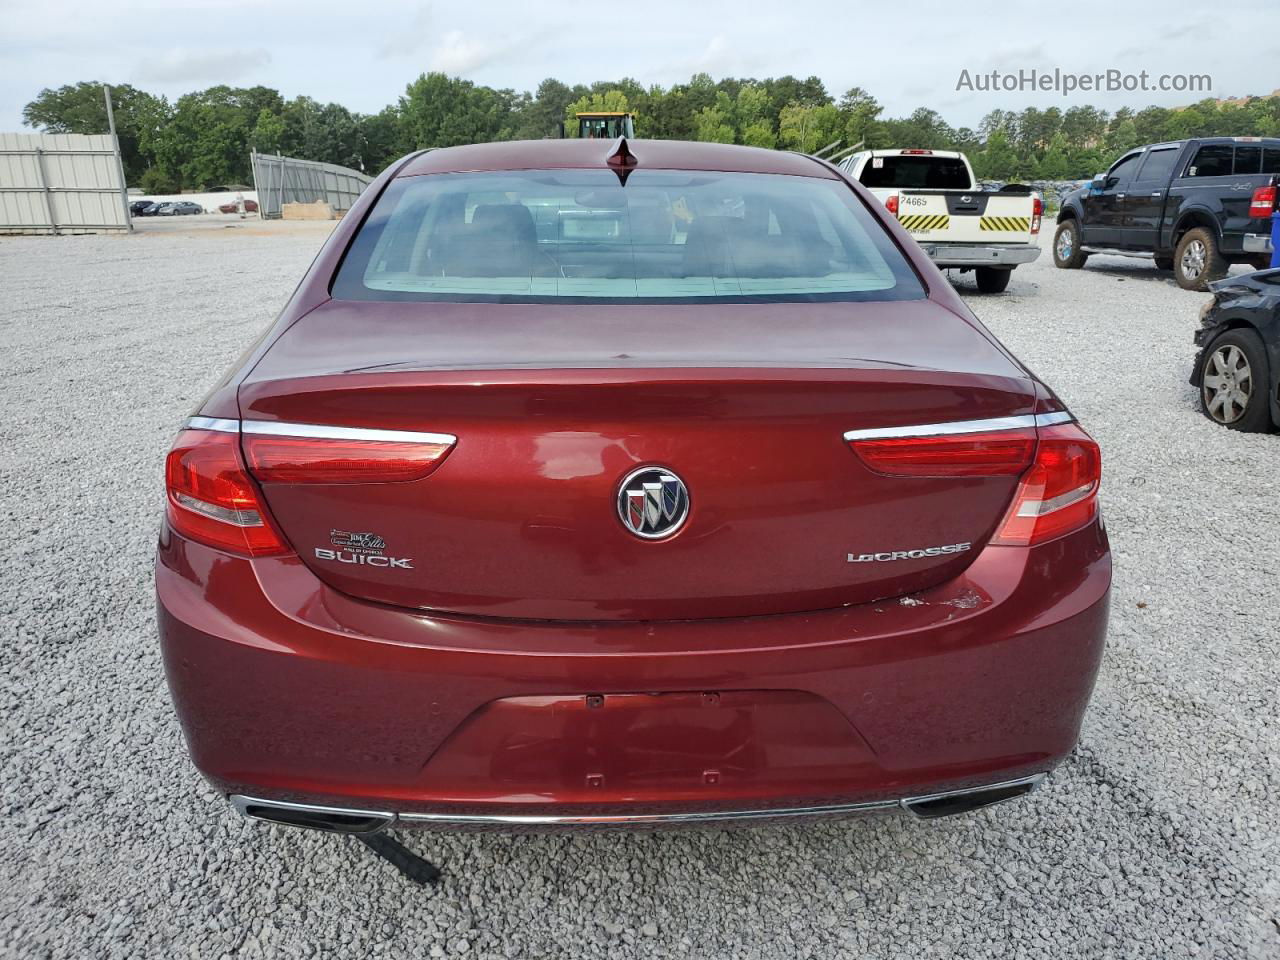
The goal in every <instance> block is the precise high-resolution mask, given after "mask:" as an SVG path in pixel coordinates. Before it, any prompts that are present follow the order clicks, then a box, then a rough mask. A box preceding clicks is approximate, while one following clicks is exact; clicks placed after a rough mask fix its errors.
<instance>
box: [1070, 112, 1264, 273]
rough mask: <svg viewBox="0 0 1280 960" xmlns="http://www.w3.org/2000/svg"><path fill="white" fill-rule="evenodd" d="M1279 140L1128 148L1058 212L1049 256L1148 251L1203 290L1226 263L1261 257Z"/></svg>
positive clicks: (1257, 262)
mask: <svg viewBox="0 0 1280 960" xmlns="http://www.w3.org/2000/svg"><path fill="white" fill-rule="evenodd" d="M1277 182H1280V139H1274V138H1263V137H1204V138H1201V139H1197V140H1180V141H1178V142H1176V143H1154V144H1151V145H1149V146H1145V147H1138V148H1137V149H1136V150H1130V151H1129V152H1128V153H1126V154H1125V155H1124V156H1123V157H1121V158H1120V159H1119V160H1117V161H1116V162H1115V163H1113V164H1112V165H1111V169H1110V170H1108V171H1107V172H1106V173H1100V174H1098V175H1097V176H1096V177H1094V178H1093V181H1092V182H1091V183H1089V184H1087V185H1086V186H1084V187H1081V188H1080V189H1079V190H1075V191H1073V192H1072V193H1069V194H1067V196H1066V197H1065V198H1064V199H1063V204H1062V209H1061V210H1060V211H1059V212H1058V232H1057V233H1056V234H1055V235H1054V239H1053V262H1054V263H1055V264H1056V265H1057V266H1059V267H1062V268H1064V269H1068V270H1071V269H1076V268H1079V267H1082V266H1084V262H1085V261H1086V260H1087V259H1088V258H1089V254H1091V253H1111V254H1121V255H1124V256H1134V257H1154V259H1155V263H1156V266H1157V267H1158V268H1160V269H1161V270H1172V271H1173V273H1174V277H1175V279H1177V281H1178V286H1180V287H1183V288H1184V289H1187V290H1205V289H1207V286H1206V285H1207V284H1209V283H1211V282H1213V281H1214V280H1217V279H1220V278H1221V277H1223V276H1225V275H1226V272H1227V268H1228V266H1229V265H1230V264H1233V263H1247V264H1250V265H1251V266H1254V267H1258V268H1259V269H1261V268H1263V267H1267V266H1269V265H1270V262H1271V212H1272V210H1273V209H1274V208H1275V206H1276V183H1277Z"/></svg>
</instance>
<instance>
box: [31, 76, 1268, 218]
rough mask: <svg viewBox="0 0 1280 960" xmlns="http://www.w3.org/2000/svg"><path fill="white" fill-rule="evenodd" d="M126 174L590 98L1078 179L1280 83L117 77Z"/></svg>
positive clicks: (93, 121) (639, 121) (346, 150)
mask: <svg viewBox="0 0 1280 960" xmlns="http://www.w3.org/2000/svg"><path fill="white" fill-rule="evenodd" d="M112 95H113V100H114V107H115V118H116V128H117V132H118V134H119V137H120V146H121V154H122V158H123V161H124V166H125V177H126V179H127V180H128V182H129V184H130V185H132V186H139V187H141V188H142V189H143V190H145V191H146V192H148V193H175V192H178V191H179V190H183V189H199V188H203V187H210V186H214V185H224V184H232V183H249V182H251V173H250V170H249V151H250V150H251V149H252V150H257V151H258V152H259V153H283V154H285V155H287V156H294V157H300V158H303V159H307V160H321V161H325V162H328V163H336V164H341V165H342V166H346V167H353V168H355V169H357V170H363V171H365V172H366V173H369V174H375V173H377V172H378V171H380V170H382V168H383V167H385V166H386V165H387V164H388V163H390V162H391V161H392V160H395V159H396V158H397V157H400V156H403V155H404V154H405V153H408V152H410V151H411V150H415V149H418V148H421V147H444V146H454V145H457V144H463V143H478V142H485V141H492V140H519V139H540V138H543V137H551V136H557V135H559V129H560V124H561V123H564V125H565V129H566V131H567V133H568V135H570V136H572V135H573V134H574V133H575V132H576V124H575V123H574V121H573V116H574V114H575V113H577V112H579V111H585V110H630V111H632V112H633V113H634V114H635V127H636V135H637V136H638V137H647V138H655V139H669V140H706V141H716V142H720V143H741V144H748V145H751V146H757V147H772V148H779V149H787V150H799V151H802V152H804V153H812V152H814V151H815V150H818V149H820V148H821V147H824V146H826V145H827V144H829V143H832V142H833V141H836V140H840V141H843V142H844V144H846V145H850V146H852V145H853V144H856V143H862V144H863V145H864V146H865V147H868V148H883V147H921V148H928V149H934V150H962V151H964V152H965V153H967V154H968V155H969V157H970V159H971V160H972V162H973V165H974V168H975V170H976V172H977V174H978V176H979V177H981V178H983V179H990V180H1004V181H1011V180H1073V179H1082V178H1086V177H1090V176H1092V175H1093V174H1095V173H1097V172H1099V171H1101V170H1104V169H1106V167H1107V166H1109V165H1110V163H1111V162H1112V161H1113V160H1115V158H1116V157H1118V156H1119V155H1120V154H1121V153H1123V152H1124V151H1126V150H1129V149H1131V148H1132V147H1135V146H1138V145H1140V144H1144V143H1155V142H1159V141H1164V140H1181V139H1184V138H1187V137H1200V136H1280V97H1255V98H1249V99H1248V100H1246V101H1244V102H1234V101H1216V100H1203V101H1201V102H1199V103H1195V104H1192V105H1189V106H1186V107H1182V108H1173V109H1170V108H1166V107H1154V106H1152V107H1147V108H1145V109H1142V110H1133V109H1130V108H1129V107H1122V108H1121V109H1119V110H1117V111H1116V112H1115V113H1108V112H1107V111H1104V110H1100V109H1098V108H1096V107H1092V106H1088V105H1081V106H1073V107H1068V108H1066V109H1060V108H1058V107H1049V108H1047V109H1044V110H1041V109H1037V108H1034V107H1028V108H1027V109H1025V110H1021V111H1011V110H992V111H991V112H990V113H988V114H987V115H986V116H985V117H983V119H982V121H981V123H979V124H978V126H977V128H976V129H975V128H971V127H964V126H962V127H952V126H951V125H950V124H948V123H947V122H946V121H945V120H944V119H943V117H942V116H941V115H940V114H939V113H938V112H937V111H935V110H932V109H930V108H928V107H920V108H919V109H917V110H915V111H913V112H912V113H910V114H909V115H907V116H905V117H889V116H886V115H885V112H884V108H883V106H881V104H880V103H879V101H877V100H876V98H875V97H874V96H872V95H871V94H870V93H868V92H867V91H866V90H864V89H862V88H861V87H854V88H852V89H850V90H848V91H846V92H845V93H844V95H843V96H841V97H839V98H838V99H837V98H835V97H833V96H832V95H831V94H830V93H829V92H828V91H827V89H826V87H825V86H824V85H823V83H822V81H821V80H820V79H819V78H818V77H808V78H806V79H804V80H801V79H798V78H796V77H792V76H785V77H777V78H773V77H770V78H767V79H763V80H757V79H733V78H725V79H722V80H713V79H712V78H711V77H710V76H708V75H707V74H705V73H700V74H697V75H695V76H694V77H692V78H691V79H690V80H689V82H688V83H680V84H675V85H674V86H671V87H662V86H657V85H651V86H644V85H642V84H641V83H639V82H638V81H636V80H632V79H623V80H618V81H600V82H597V83H593V84H590V85H586V84H577V85H575V86H569V85H567V84H565V83H562V82H561V81H559V80H556V79H547V80H544V81H542V83H540V84H539V85H538V88H537V90H536V91H533V92H517V91H515V90H511V89H494V88H493V87H487V86H483V85H479V84H476V83H473V82H471V81H469V80H464V79H461V78H459V77H449V76H446V75H444V74H442V73H426V74H422V75H421V76H419V77H418V78H417V79H416V80H414V81H412V82H411V83H409V84H408V86H407V87H406V88H405V92H404V94H403V95H402V96H401V97H400V98H399V100H398V101H397V102H396V103H394V104H391V105H390V106H388V107H386V108H384V109H383V110H382V111H380V112H378V113H373V114H362V113H355V112H352V111H350V110H348V109H347V108H346V107H344V106H342V105H341V104H337V103H323V104H322V103H319V102H318V101H316V100H313V99H312V98H311V97H306V96H299V97H294V98H292V99H288V100H286V99H285V98H284V97H282V96H281V94H280V93H279V91H277V90H273V89H271V88H269V87H263V86H256V87H229V86H216V87H210V88H208V89H207V90H200V91H197V92H194V93H188V94H185V95H183V96H181V97H178V98H177V100H176V101H173V102H170V101H169V100H168V99H167V98H165V97H162V96H156V95H154V94H151V93H148V92H147V91H145V90H140V89H138V88H136V87H133V86H130V85H128V84H121V85H118V86H113V87H112ZM23 120H24V122H25V123H26V124H27V125H28V126H31V127H34V128H37V129H39V130H43V131H45V132H49V133H102V132H104V131H105V130H106V129H107V117H106V108H105V105H104V103H103V97H102V85H101V84H99V83H89V82H82V83H76V84H69V85H67V86H63V87H59V88H57V89H45V90H42V91H41V92H40V94H39V95H38V96H37V97H36V98H35V99H34V100H32V101H31V102H30V103H28V104H27V105H26V107H25V108H24V109H23Z"/></svg>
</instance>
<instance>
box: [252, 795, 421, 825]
mask: <svg viewBox="0 0 1280 960" xmlns="http://www.w3.org/2000/svg"><path fill="white" fill-rule="evenodd" d="M230 800H231V806H233V807H235V809H236V811H237V812H239V814H240V815H241V816H242V817H245V818H247V819H249V820H260V821H262V822H264V823H278V824H280V825H281V826H286V827H302V828H303V829H306V830H323V831H325V832H327V833H349V834H370V833H377V832H378V831H379V830H383V829H385V828H386V827H389V826H390V825H391V823H392V822H393V821H394V820H395V818H396V815H395V814H394V813H388V812H386V811H383V810H348V809H344V808H340V807H319V806H314V805H312V804H307V803H285V802H283V801H280V800H260V799H258V798H257V797H245V796H241V795H240V794H234V795H232V796H231V797H230Z"/></svg>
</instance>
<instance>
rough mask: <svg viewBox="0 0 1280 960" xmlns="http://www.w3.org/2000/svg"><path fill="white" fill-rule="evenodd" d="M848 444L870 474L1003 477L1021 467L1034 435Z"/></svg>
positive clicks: (965, 435) (1023, 432)
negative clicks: (872, 472)
mask: <svg viewBox="0 0 1280 960" xmlns="http://www.w3.org/2000/svg"><path fill="white" fill-rule="evenodd" d="M849 446H851V447H852V448H853V451H854V453H856V454H857V455H858V456H859V457H861V458H862V462H863V463H865V464H866V465H867V466H868V467H870V468H871V469H872V470H874V471H876V472H877V473H883V474H885V475H887V476H890V477H1006V476H1017V475H1018V474H1020V473H1022V471H1023V470H1025V469H1027V467H1028V465H1030V463H1031V457H1032V455H1033V454H1034V453H1035V449H1036V433H1035V431H1034V430H1032V429H1026V430H998V431H993V432H991V433H962V434H956V435H954V436H946V437H894V438H891V439H885V440H852V441H850V442H849Z"/></svg>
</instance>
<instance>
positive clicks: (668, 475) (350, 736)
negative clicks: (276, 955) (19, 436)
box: [156, 140, 1111, 833]
mask: <svg viewBox="0 0 1280 960" xmlns="http://www.w3.org/2000/svg"><path fill="white" fill-rule="evenodd" d="M1100 473H1101V463H1100V458H1099V453H1098V447H1097V445H1096V444H1095V443H1094V441H1093V440H1092V439H1090V437H1089V435H1088V434H1087V433H1085V431H1084V430H1083V429H1081V427H1080V426H1079V425H1077V423H1076V421H1075V418H1074V417H1073V416H1072V414H1071V413H1070V412H1069V411H1068V410H1067V409H1066V408H1065V407H1064V406H1063V404H1062V403H1061V402H1060V401H1059V400H1058V399H1057V398H1056V397H1055V395H1054V394H1053V392H1052V391H1051V390H1050V389H1049V388H1048V387H1046V386H1045V385H1044V384H1043V383H1041V382H1040V381H1039V380H1037V379H1036V377H1035V376H1034V375H1033V374H1032V373H1031V372H1030V371H1029V370H1028V369H1027V368H1026V367H1024V366H1023V365H1022V364H1021V363H1020V362H1019V361H1018V360H1017V359H1016V358H1015V357H1013V356H1012V355H1011V354H1010V353H1009V351H1008V350H1006V349H1005V348H1004V347H1003V346H1002V345H1001V344H1000V343H999V342H998V341H997V340H996V339H995V337H993V336H992V335H991V333H990V332H988V331H987V330H986V329H985V328H984V327H983V326H982V324H980V323H979V322H978V321H977V320H976V319H975V318H974V316H973V315H972V314H971V313H970V311H969V310H968V308H967V307H966V306H965V304H964V303H963V302H962V301H961V299H960V298H959V297H958V296H957V295H956V293H955V292H954V291H953V290H952V288H951V287H950V286H949V285H948V283H947V281H946V280H945V279H944V277H943V276H942V274H940V273H939V272H938V270H937V269H936V268H935V267H934V266H933V264H931V263H930V261H929V259H928V257H926V256H925V255H924V254H923V253H922V251H921V250H920V249H919V247H917V246H916V244H915V243H914V242H913V241H912V240H911V239H910V237H909V236H908V235H907V234H906V232H905V231H903V230H902V229H901V228H900V227H899V226H898V224H897V222H896V221H895V220H894V219H893V218H892V217H891V216H889V215H887V214H886V212H885V211H884V209H883V207H882V206H881V205H880V204H879V203H877V202H876V201H875V199H874V198H873V197H871V196H870V195H869V194H868V193H867V191H866V190H865V189H863V188H862V187H861V186H860V185H858V184H856V183H852V182H850V181H849V180H847V179H846V178H845V177H844V176H842V175H841V173H840V172H839V171H837V170H836V169H834V168H833V167H832V166H830V165H829V164H826V163H824V162H821V161H818V160H814V159H812V158H810V157H806V156H801V155H797V154H789V153H782V152H774V151H767V150H758V149H752V148H745V147H732V146H723V145H718V144H700V143H675V142H659V141H632V142H630V143H626V142H622V141H619V142H618V143H615V144H608V143H603V142H601V141H598V140H596V141H592V140H562V141H541V142H530V143H497V144H485V145H477V146H467V147H457V148H450V149H442V150H435V151H429V152H423V153H418V154H414V155H411V156H409V157H406V158H404V159H403V160H401V161H399V162H397V163H396V164H394V165H393V166H392V167H391V168H390V169H388V170H387V171H386V172H385V173H383V174H382V176H381V177H379V178H378V179H377V180H376V181H375V182H374V183H373V184H371V185H370V187H369V188H368V189H367V190H366V191H365V193H364V195H363V196H362V197H361V198H360V200H359V202H358V203H357V204H356V205H355V207H353V208H352V210H351V211H350V212H349V213H348V214H347V216H346V217H345V218H344V219H343V220H342V222H341V223H340V224H339V225H338V227H337V229H336V230H335V231H334V233H333V235H332V236H331V238H330V239H329V240H328V242H327V243H326V245H325V246H324V248H323V250H322V251H321V253H320V255H319V257H318V258H317V259H316V261H315V263H314V264H313V265H312V267H311V269H310V270H309V271H308V273H307V275H306V277H305V278H304V279H303V280H302V283H301V284H300V286H299V287H298V289H297V291H296V292H295V293H294V294H293V297H292V299H291V300H290V301H289V303H288V305H287V306H286V307H285V309H284V312H283V313H282V314H281V316H280V318H279V319H278V320H277V321H276V323H275V325H274V326H273V327H272V328H271V329H270V330H269V331H268V332H267V333H266V335H265V336H264V337H263V338H262V339H261V340H260V341H259V342H258V343H257V344H256V345H255V346H254V347H253V348H252V349H251V350H250V352H249V353H248V354H247V355H246V356H245V357H244V358H243V359H242V360H241V361H240V362H239V363H237V364H236V366H235V367H234V369H232V370H231V371H230V372H229V373H228V374H227V375H226V376H225V377H224V378H223V379H222V380H221V381H220V382H219V384H218V385H217V386H216V387H215V388H214V389H213V391H212V392H211V393H210V394H209V395H208V397H207V398H206V399H205V400H204V401H203V402H202V403H201V405H200V406H199V408H198V409H197V410H196V411H195V412H194V415H193V416H192V417H191V419H190V420H188V421H187V423H186V425H185V427H184V428H183V430H182V431H181V432H180V433H179V435H178V437H177V439H176V441H175V443H174V445H173V449H172V452H171V453H170V454H169V457H168V462H167V471H166V479H167V489H168V498H167V513H166V519H165V523H164V526H163V530H162V532H161V536H160V545H159V553H158V559H157V563H156V589H157V594H158V601H159V629H160V638H161V643H162V646H163V652H164V661H165V666H166V670H167V674H168V679H169V683H170V686H171V688H172V692H173V698H174V702H175V705H176V707H177V711H178V714H179V716H180V718H181V721H182V726H183V729H184V731H185V734H186V739H187V744H188V746H189V748H190V752H191V756H192V759H193V760H194V762H195V764H196V766H197V767H198V768H199V769H200V771H201V772H202V773H203V774H204V775H205V776H206V777H207V778H208V779H209V780H210V782H212V783H213V784H214V785H215V787H216V788H217V789H218V790H219V791H220V792H221V793H223V794H225V795H226V796H227V797H228V798H229V799H230V800H231V801H232V803H233V804H235V806H236V807H237V808H238V809H240V810H241V812H243V813H246V814H247V815H249V816H251V817H255V818H259V819H264V820H270V821H275V822H281V823H290V824H295V825H301V826H311V827H321V828H327V829H332V830H339V831H347V832H353V833H361V832H372V831H377V830H379V829H381V828H384V827H388V826H393V827H408V826H425V827H437V828H446V827H484V826H496V827H499V828H503V829H517V828H528V827H534V828H538V827H552V826H558V825H599V824H606V825H610V824H611V825H637V824H640V825H646V826H652V825H662V824H687V823H701V822H717V821H724V820H752V819H757V818H759V819H765V818H770V819H772V818H781V817H793V816H794V817H800V816H835V815H845V814H853V813H860V812H865V811H887V810H891V809H899V810H907V811H910V812H913V813H915V814H917V815H919V816H939V815H942V814H947V813H956V812H963V811H966V810H971V809H974V808H976V807H980V806H984V805H986V804H989V803H993V802H995V801H998V800H1003V799H1007V798H1009V797H1014V796H1018V795H1021V794H1024V793H1027V792H1029V791H1030V790H1032V789H1034V788H1035V787H1036V786H1037V785H1038V784H1039V782H1040V781H1041V780H1042V779H1043V778H1044V776H1045V774H1046V773H1047V772H1048V771H1049V770H1051V769H1052V768H1053V767H1054V766H1055V765H1056V764H1058V763H1059V762H1060V761H1061V760H1062V759H1063V758H1064V757H1065V756H1066V755H1067V754H1068V753H1069V752H1070V751H1071V749H1072V747H1073V746H1074V744H1075V742H1076V739H1077V736H1078V733H1079V730H1080V723H1081V718H1082V716H1083V713H1084V710H1085V706H1086V704H1087V702H1088V700H1089V696H1090V692H1091V690H1092V688H1093V683H1094V678H1095V674H1096V672H1097V669H1098V663H1099V659H1100V657H1101V654H1102V649H1103V642H1104V634H1105V631H1106V624H1107V605H1108V594H1109V589H1110V581H1111V559H1110V552H1109V547H1108V543H1107V536H1106V533H1105V530H1104V527H1103V523H1102V519H1101V516H1100V514H1099V509H1098V499H1097V494H1098V483H1099V478H1100Z"/></svg>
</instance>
